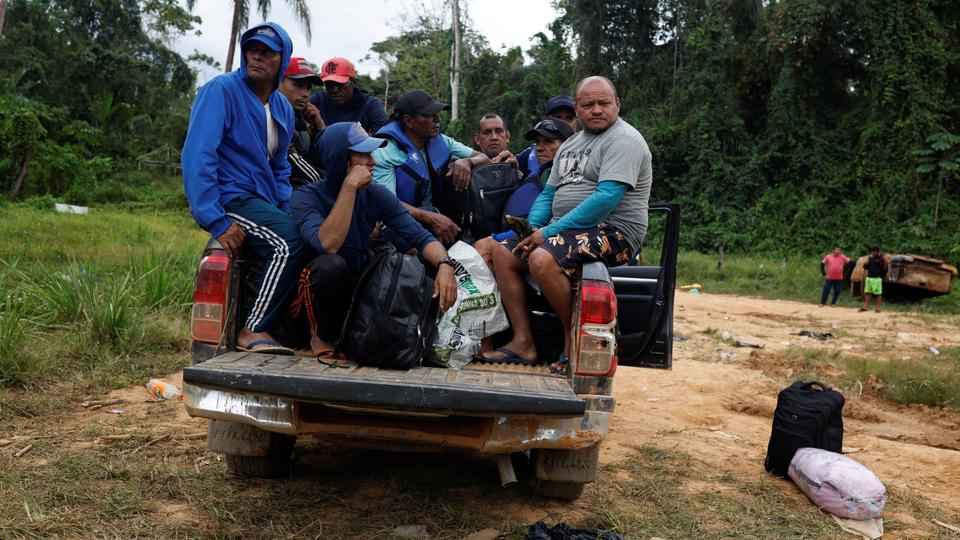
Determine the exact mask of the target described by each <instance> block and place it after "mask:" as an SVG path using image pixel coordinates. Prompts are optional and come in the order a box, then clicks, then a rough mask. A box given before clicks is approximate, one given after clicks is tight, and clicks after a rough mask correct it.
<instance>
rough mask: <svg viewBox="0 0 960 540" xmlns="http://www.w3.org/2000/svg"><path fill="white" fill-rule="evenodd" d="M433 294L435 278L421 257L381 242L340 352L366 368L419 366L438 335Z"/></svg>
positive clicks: (354, 305)
mask: <svg viewBox="0 0 960 540" xmlns="http://www.w3.org/2000/svg"><path fill="white" fill-rule="evenodd" d="M432 295H433V279H432V278H430V277H429V276H428V275H427V273H426V271H425V269H424V267H423V263H421V262H420V259H418V258H417V257H415V256H413V255H406V254H403V253H400V252H398V251H397V250H396V248H394V247H393V245H391V244H387V243H383V244H380V245H378V246H377V247H376V248H375V249H374V250H373V252H372V254H371V256H370V260H369V261H368V262H367V266H366V267H365V268H364V269H363V272H362V273H361V274H360V278H359V279H358V280H357V286H356V289H354V293H353V299H352V300H351V301H350V309H349V311H348V312H347V317H346V320H345V321H344V324H343V331H342V332H341V333H340V339H339V341H338V342H337V349H338V351H342V352H344V353H345V354H346V355H347V358H349V359H350V360H352V361H354V362H356V363H358V364H360V365H364V366H374V367H381V368H390V369H410V368H412V367H414V366H416V365H418V364H419V363H420V361H421V360H422V359H423V356H424V354H426V352H427V351H428V350H429V349H430V347H431V346H432V345H433V339H434V337H435V335H436V328H437V324H436V318H437V303H436V302H435V301H433V299H432V298H431V296H432Z"/></svg>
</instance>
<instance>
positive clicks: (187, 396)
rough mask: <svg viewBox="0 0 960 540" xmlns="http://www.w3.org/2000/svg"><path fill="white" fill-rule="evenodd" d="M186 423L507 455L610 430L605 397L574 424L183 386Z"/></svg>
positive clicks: (598, 437) (562, 445)
mask: <svg viewBox="0 0 960 540" xmlns="http://www.w3.org/2000/svg"><path fill="white" fill-rule="evenodd" d="M183 386H184V388H183V389H184V405H185V406H186V409H187V412H188V413H189V414H190V415H191V416H195V417H200V418H210V419H218V420H227V421H231V422H239V423H243V424H249V425H253V426H256V427H258V428H260V429H263V430H265V431H274V432H278V433H285V434H288V435H303V434H315V435H320V436H329V437H337V438H346V439H356V440H358V441H360V440H363V441H382V442H393V443H407V444H414V445H421V446H434V447H445V448H451V449H462V450H473V451H477V452H481V453H485V454H505V453H509V452H518V451H521V450H529V449H533V448H549V449H579V448H588V447H591V446H595V445H597V444H599V443H600V442H601V441H602V440H603V439H604V438H605V437H606V435H607V432H608V431H609V429H610V417H611V415H612V413H613V409H614V406H615V401H614V398H612V397H610V396H580V397H581V398H583V399H584V401H585V402H586V404H587V406H586V409H587V410H586V411H584V412H583V413H582V414H579V415H574V416H543V415H527V416H524V415H510V416H484V415H483V414H482V413H477V414H476V415H471V414H466V413H463V414H461V413H448V412H436V413H435V412H430V411H417V412H410V411H402V410H391V409H383V408H372V407H366V406H360V407H355V406H348V405H343V404H338V403H330V402H308V401H299V400H290V399H286V398H282V397H277V396H271V395H264V394H254V393H244V392H238V391H232V390H223V389H217V388H211V387H206V386H200V385H196V384H190V383H184V385H183Z"/></svg>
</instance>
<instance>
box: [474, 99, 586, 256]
mask: <svg viewBox="0 0 960 540" xmlns="http://www.w3.org/2000/svg"><path fill="white" fill-rule="evenodd" d="M572 136H573V129H572V128H571V127H570V125H569V124H567V123H566V122H563V121H561V120H560V119H559V118H554V117H552V116H548V117H547V118H546V119H545V120H541V121H540V122H537V125H536V126H534V127H533V129H531V130H530V131H528V132H527V133H526V137H524V138H525V139H527V140H528V141H536V143H535V147H536V149H537V162H538V163H539V166H540V167H539V168H540V170H539V174H538V175H533V176H530V177H529V178H527V179H526V180H524V182H523V183H522V184H520V186H519V187H518V188H517V190H516V191H514V192H513V194H512V195H511V196H510V199H509V200H508V201H507V207H506V209H505V210H504V215H508V216H513V217H516V218H526V217H527V215H528V214H529V213H530V207H531V206H532V205H533V201H534V200H536V198H537V197H538V196H539V195H540V193H541V192H542V191H543V187H544V186H545V185H546V184H547V179H548V178H550V171H551V169H552V168H553V158H554V156H555V155H556V154H557V150H559V149H560V145H561V144H563V142H564V141H566V140H567V139H569V138H570V137H572ZM515 236H516V233H514V232H513V231H509V232H506V233H502V234H498V235H494V236H491V237H488V238H481V239H480V240H478V241H477V242H476V243H475V244H474V245H473V247H474V248H475V249H476V250H477V251H478V252H479V253H480V255H481V256H482V257H483V260H484V261H486V263H487V266H489V267H490V269H491V270H493V253H494V250H495V248H496V247H497V246H498V244H499V243H500V242H501V241H504V240H509V239H510V238H513V237H515Z"/></svg>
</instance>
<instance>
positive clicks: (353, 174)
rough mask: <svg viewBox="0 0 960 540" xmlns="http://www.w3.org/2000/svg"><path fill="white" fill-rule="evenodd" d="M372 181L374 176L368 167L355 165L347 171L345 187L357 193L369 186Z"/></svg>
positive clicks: (344, 181)
mask: <svg viewBox="0 0 960 540" xmlns="http://www.w3.org/2000/svg"><path fill="white" fill-rule="evenodd" d="M372 181H373V174H372V173H371V172H370V169H369V168H368V167H366V166H365V165H354V166H352V167H350V170H349V171H347V177H346V178H344V180H343V187H348V188H350V189H353V190H354V191H356V190H358V189H361V188H365V187H367V186H369V185H370V182H372ZM341 189H342V188H341Z"/></svg>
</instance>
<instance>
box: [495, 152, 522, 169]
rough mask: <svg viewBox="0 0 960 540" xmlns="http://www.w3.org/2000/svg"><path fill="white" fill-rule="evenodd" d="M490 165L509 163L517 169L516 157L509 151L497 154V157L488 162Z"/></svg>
mask: <svg viewBox="0 0 960 540" xmlns="http://www.w3.org/2000/svg"><path fill="white" fill-rule="evenodd" d="M490 163H509V164H510V165H513V166H514V167H517V156H515V155H513V153H512V152H511V151H509V150H504V151H503V152H500V153H499V154H497V156H496V157H495V158H493V159H491V160H490Z"/></svg>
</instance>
